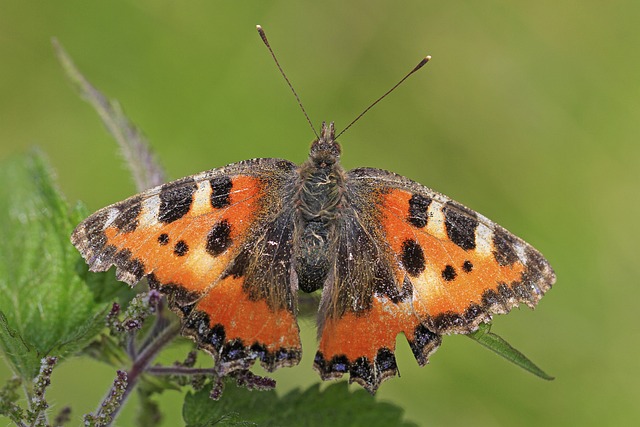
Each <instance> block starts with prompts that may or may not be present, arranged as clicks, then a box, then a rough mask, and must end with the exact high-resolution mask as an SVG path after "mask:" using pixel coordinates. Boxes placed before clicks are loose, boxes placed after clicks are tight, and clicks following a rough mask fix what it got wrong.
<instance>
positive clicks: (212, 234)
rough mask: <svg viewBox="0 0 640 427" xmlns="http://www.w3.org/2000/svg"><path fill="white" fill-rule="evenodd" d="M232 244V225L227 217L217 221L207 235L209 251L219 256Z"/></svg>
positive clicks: (210, 253)
mask: <svg viewBox="0 0 640 427" xmlns="http://www.w3.org/2000/svg"><path fill="white" fill-rule="evenodd" d="M229 246H231V225H230V224H229V222H228V221H227V220H226V219H225V220H222V221H220V222H218V223H216V224H215V225H214V226H213V227H212V228H211V231H209V234H208V235H207V252H208V253H209V255H212V256H218V255H220V254H221V253H223V252H224V251H226V250H227V249H228V248H229Z"/></svg>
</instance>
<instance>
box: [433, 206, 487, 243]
mask: <svg viewBox="0 0 640 427" xmlns="http://www.w3.org/2000/svg"><path fill="white" fill-rule="evenodd" d="M442 213H443V214H444V220H445V227H446V229H447V235H448V236H449V238H450V239H451V241H452V242H453V243H455V244H456V245H458V246H460V247H461V248H462V249H464V250H465V251H468V250H470V249H475V248H476V228H478V219H477V216H476V213H475V212H473V211H471V210H469V209H467V208H465V207H464V206H462V205H458V204H455V203H452V202H447V204H446V205H445V206H444V208H443V209H442Z"/></svg>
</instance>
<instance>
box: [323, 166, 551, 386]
mask: <svg viewBox="0 0 640 427" xmlns="http://www.w3.org/2000/svg"><path fill="white" fill-rule="evenodd" d="M347 194H348V197H349V207H350V208H351V209H352V212H351V213H349V211H347V216H348V217H350V218H354V220H353V223H351V224H344V225H343V226H342V229H341V236H342V235H348V234H353V233H355V234H357V235H358V239H355V241H358V240H360V241H363V240H364V241H366V243H364V244H363V245H362V247H356V248H352V249H355V250H354V251H352V250H345V251H343V252H344V253H342V254H340V248H341V247H343V246H344V245H345V244H347V243H346V242H347V241H353V240H354V239H353V236H352V237H351V238H350V239H346V238H345V239H342V240H341V241H340V242H339V243H338V252H339V253H338V259H339V260H341V259H342V260H344V259H347V261H342V262H341V261H339V262H338V267H337V268H336V273H335V274H334V276H335V277H334V279H333V281H331V282H330V284H329V286H328V287H327V288H326V289H325V292H326V293H327V294H326V295H324V294H323V302H324V307H323V309H322V310H321V319H322V321H321V323H320V324H321V327H322V328H321V331H320V334H321V338H320V347H319V351H318V354H317V355H316V360H315V365H314V366H315V368H316V369H317V370H318V371H319V372H320V374H321V376H322V377H323V378H336V377H339V376H341V375H342V374H344V373H349V374H350V381H356V382H358V383H360V384H361V385H363V386H364V387H365V388H367V389H368V390H369V391H371V392H375V390H376V389H377V388H378V386H379V384H380V382H381V381H383V380H384V379H386V378H388V377H390V376H393V375H395V374H396V372H397V367H396V364H395V357H394V356H393V351H394V348H395V338H396V335H397V334H398V333H400V332H404V334H405V336H406V337H407V339H408V340H409V343H410V345H411V348H412V350H413V352H414V355H415V356H416V359H417V360H418V362H419V363H420V364H421V365H423V364H425V363H427V361H428V356H429V354H431V353H432V352H433V351H435V349H437V347H438V345H439V344H440V342H441V338H440V335H442V334H449V333H469V332H471V331H473V330H475V329H477V327H478V325H479V324H480V323H481V322H483V321H489V320H490V319H491V315H492V314H497V313H507V312H508V311H509V310H510V309H511V308H513V307H515V306H517V305H518V304H520V303H525V304H527V305H529V306H530V307H534V306H535V305H536V303H537V302H538V301H539V300H540V298H541V297H542V296H543V295H544V293H545V292H546V291H547V290H548V289H549V288H550V287H551V285H552V284H553V283H554V282H555V274H554V272H553V270H552V269H551V267H550V265H549V264H548V262H547V261H546V260H545V259H544V258H543V257H542V255H541V254H540V253H539V252H538V251H536V250H535V249H534V248H533V247H531V246H530V245H529V244H527V243H526V242H524V241H523V240H521V239H519V238H517V237H515V236H514V235H512V234H511V233H509V232H508V231H506V230H505V229H503V228H502V227H500V226H498V225H497V224H494V223H493V222H491V221H489V220H488V219H486V218H484V217H482V216H481V215H479V214H477V213H475V212H473V211H471V210H470V209H468V208H465V207H464V206H462V205H460V204H458V203H456V202H453V201H451V200H450V199H448V198H447V197H446V196H443V195H441V194H439V193H436V192H434V191H433V190H430V189H428V188H426V187H424V186H422V185H420V184H418V183H415V182H413V181H411V180H409V179H407V178H404V177H401V176H399V175H396V174H393V173H391V172H386V171H382V170H377V169H370V168H361V169H356V170H353V171H350V172H349V173H348V184H347ZM353 230H358V231H356V232H354V231H353ZM362 236H365V237H362ZM371 247H373V248H374V249H373V250H369V249H367V248H371ZM350 253H357V254H358V257H360V258H364V259H368V262H367V263H365V264H361V263H358V262H352V263H351V264H349V261H348V259H349V254H350ZM360 258H359V259H360ZM340 264H347V265H346V266H344V267H342V269H341V268H340V267H339V265H340ZM367 264H369V265H370V266H371V265H376V266H377V267H376V268H375V270H374V274H373V277H368V276H366V274H365V273H363V271H364V269H365V268H366V265H367ZM341 270H342V271H341ZM345 275H346V276H350V278H349V279H346V280H345ZM361 289H364V291H362V292H364V293H362V292H359V291H358V290H361ZM367 295H370V297H369V298H368V299H367ZM365 300H366V302H362V301H365Z"/></svg>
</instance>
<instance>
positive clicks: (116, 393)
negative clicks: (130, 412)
mask: <svg viewBox="0 0 640 427" xmlns="http://www.w3.org/2000/svg"><path fill="white" fill-rule="evenodd" d="M128 384H129V383H128V378H127V373H126V372H124V371H118V375H117V377H116V379H115V380H114V381H113V386H112V387H111V390H109V393H108V394H107V397H106V398H105V399H104V400H103V401H102V405H100V408H99V409H98V413H97V414H95V415H93V414H86V415H85V416H84V425H85V426H86V427H100V426H106V425H109V424H110V423H111V421H112V415H113V414H114V412H116V410H118V409H119V408H120V403H121V402H122V398H123V397H124V394H125V392H126V390H127V385H128Z"/></svg>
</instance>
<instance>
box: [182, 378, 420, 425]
mask: <svg viewBox="0 0 640 427" xmlns="http://www.w3.org/2000/svg"><path fill="white" fill-rule="evenodd" d="M210 392H211V387H210V386H208V387H205V388H203V389H202V390H200V391H198V392H195V393H194V392H191V393H188V394H187V396H186V397H185V401H184V405H183V407H182V416H183V418H184V421H185V423H186V425H187V427H205V426H213V425H215V426H258V425H259V426H306V427H315V426H318V427H321V426H341V427H343V426H344V427H349V426H354V427H355V426H365V425H366V426H371V427H376V426H381V427H382V426H384V427H388V426H402V427H413V426H415V424H413V423H410V422H407V421H403V412H404V411H403V410H402V409H401V408H399V407H397V406H395V405H392V404H390V403H384V402H378V401H376V399H375V398H374V397H373V396H371V395H370V394H369V393H367V392H366V391H364V390H356V391H354V392H350V391H349V389H348V387H347V383H346V382H344V381H343V382H338V383H334V384H331V385H330V386H329V387H327V388H326V389H325V390H323V391H320V385H319V384H316V385H313V386H311V387H309V388H308V389H306V390H305V391H301V390H299V389H296V390H293V391H291V392H289V393H287V394H286V395H284V396H282V397H278V395H277V394H276V392H275V391H273V390H270V391H250V390H247V389H246V388H241V387H237V386H235V385H233V384H227V386H226V387H225V389H224V393H223V395H222V398H221V399H220V400H219V401H217V402H215V401H213V400H211V399H210V398H209V393H210Z"/></svg>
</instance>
